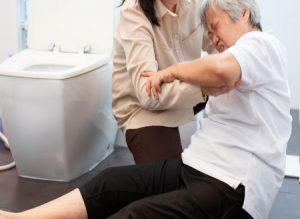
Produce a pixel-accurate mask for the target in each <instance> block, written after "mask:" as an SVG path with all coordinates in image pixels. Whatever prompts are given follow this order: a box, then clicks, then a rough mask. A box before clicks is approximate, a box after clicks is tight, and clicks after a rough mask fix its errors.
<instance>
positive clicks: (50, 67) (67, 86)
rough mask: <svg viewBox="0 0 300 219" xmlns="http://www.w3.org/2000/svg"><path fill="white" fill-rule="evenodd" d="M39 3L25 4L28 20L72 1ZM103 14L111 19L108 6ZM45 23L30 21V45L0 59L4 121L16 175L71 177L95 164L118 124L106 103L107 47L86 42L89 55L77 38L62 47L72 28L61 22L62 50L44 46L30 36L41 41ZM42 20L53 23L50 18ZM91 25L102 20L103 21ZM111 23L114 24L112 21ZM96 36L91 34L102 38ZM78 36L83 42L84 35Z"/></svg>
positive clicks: (0, 103) (108, 97)
mask: <svg viewBox="0 0 300 219" xmlns="http://www.w3.org/2000/svg"><path fill="white" fill-rule="evenodd" d="M42 2H43V3H44V4H41V0H31V7H29V8H32V11H33V12H34V13H33V12H32V16H33V17H30V14H29V17H30V19H31V20H32V21H35V20H34V18H36V17H35V16H38V17H39V16H41V14H39V13H42V14H45V13H49V19H50V18H51V16H52V15H51V13H52V14H53V11H52V12H51V10H50V9H49V11H48V10H44V7H45V6H49V4H58V3H59V2H60V4H61V3H62V2H64V3H69V4H72V1H70V0H43V1H42ZM76 2H77V3H78V2H81V4H89V2H93V3H94V4H99V7H100V6H102V7H104V9H103V8H102V9H101V10H106V13H107V11H109V10H110V11H113V9H111V8H110V9H109V10H108V7H109V6H110V5H111V7H113V5H112V4H110V3H109V2H111V0H101V1H97V0H90V1H86V0H78V1H76ZM45 3H47V4H45ZM39 7H42V8H41V10H38V9H39ZM92 7H94V6H92ZM105 7H106V9H105ZM54 8H55V7H53V9H54ZM79 9H80V8H78V10H79ZM55 10H57V8H56V9H55ZM61 10H63V9H61ZM68 10H69V9H68ZM74 10H75V9H74ZM80 10H81V9H80ZM88 10H89V7H86V11H85V14H86V15H88V14H89V13H88ZM46 11H47V12H46ZM37 12H39V13H37ZM63 13H64V12H60V14H63ZM100 14H101V12H100ZM50 15H51V16H50ZM56 16H57V15H56ZM76 16H78V14H77V15H76ZM44 17H47V16H46V15H44ZM94 19H96V18H95V17H93V22H95V21H94ZM107 19H111V21H112V20H113V13H112V12H111V17H110V18H107ZM50 20H51V19H50ZM86 20H88V19H87V18H86ZM53 22H54V21H53ZM87 22H89V21H87ZM33 23H34V22H33ZM44 24H45V23H44ZM44 24H43V25H41V26H40V27H39V25H34V28H33V29H31V32H30V28H29V35H28V36H29V39H28V40H29V42H31V43H29V49H26V50H23V51H21V52H19V53H18V54H16V55H14V56H12V57H11V58H9V59H7V60H6V61H4V62H3V63H1V64H0V107H1V112H2V119H3V126H4V129H5V133H6V135H7V137H8V139H9V141H10V144H11V151H12V155H13V157H14V160H15V162H16V166H17V170H18V173H19V175H20V176H23V177H29V178H36V179H45V180H54V181H70V180H72V179H74V178H77V177H79V176H81V175H82V174H84V173H85V172H87V171H89V170H91V169H93V168H94V167H95V166H96V165H97V164H98V163H99V162H101V161H102V160H103V159H104V158H105V157H107V156H108V155H109V154H110V153H111V152H112V151H113V146H114V141H115V137H116V133H117V124H116V121H115V119H114V117H113V114H112V107H111V101H112V99H111V74H112V66H111V64H110V52H111V51H107V52H103V51H100V50H99V49H98V50H97V48H101V46H99V45H94V44H93V43H91V47H92V48H96V49H95V50H94V52H93V54H85V53H77V52H74V51H77V50H78V48H79V47H80V45H78V42H77V41H78V39H77V41H76V42H75V41H74V44H72V43H70V44H69V45H68V46H66V47H65V48H64V44H63V43H61V42H64V39H65V38H66V37H67V35H66V34H68V33H69V32H72V31H70V30H68V28H66V27H64V29H65V33H66V34H64V35H63V37H62V38H59V37H58V38H56V39H55V40H56V41H59V39H62V40H61V42H60V41H59V43H60V45H61V48H60V50H61V51H60V52H55V51H46V50H45V49H44V48H43V46H44V44H43V43H41V42H36V41H32V39H40V38H41V39H42V41H43V40H45V39H44V38H43V37H45V36H46V35H47V34H46V35H44V33H40V32H39V30H40V31H41V28H42V29H43V28H45V27H44ZM46 24H47V22H46ZM48 24H49V25H50V26H51V25H54V24H55V25H57V24H56V22H54V23H52V21H51V22H48ZM95 24H97V23H95ZM97 25H99V26H100V27H101V22H100V24H99V23H98V24H97ZM102 25H104V24H103V23H102ZM105 25H108V24H105ZM67 26H68V25H67ZM83 26H85V25H83ZM111 26H113V23H111ZM29 27H30V22H29ZM109 28H111V30H112V27H109ZM60 29H63V28H62V27H60ZM48 30H49V31H50V30H51V28H50V27H49V28H48ZM51 31H53V30H51ZM40 34H42V35H40ZM51 34H52V32H51ZM51 34H48V35H51ZM91 34H93V33H91ZM38 36H40V38H39V37H38ZM52 36H53V34H52ZM99 36H100V35H97V34H96V35H95V37H98V40H99V41H101V40H102V38H99ZM69 37H70V41H71V42H73V41H72V37H71V36H69ZM110 37H111V38H112V31H111V33H106V34H104V36H103V40H105V39H108V38H110ZM82 39H83V41H87V39H84V37H82ZM48 41H50V40H48ZM45 42H46V41H45ZM94 42H97V41H94ZM101 43H102V42H101ZM39 46H40V47H41V49H39V48H38V47H39ZM75 47H76V48H75ZM107 48H108V47H106V49H107ZM110 49H111V47H110ZM92 51H93V50H92Z"/></svg>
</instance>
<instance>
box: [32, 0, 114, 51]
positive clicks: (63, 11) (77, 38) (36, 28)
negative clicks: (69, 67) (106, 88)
mask: <svg viewBox="0 0 300 219" xmlns="http://www.w3.org/2000/svg"><path fill="white" fill-rule="evenodd" d="M114 7H115V6H114V1H112V0H29V1H28V48H30V49H37V50H49V46H50V45H51V44H53V43H55V44H56V45H58V46H59V48H60V51H62V52H72V53H77V52H79V51H80V50H82V47H83V46H84V45H89V46H90V47H91V53H105V54H111V52H112V43H113V29H114V27H113V26H114Z"/></svg>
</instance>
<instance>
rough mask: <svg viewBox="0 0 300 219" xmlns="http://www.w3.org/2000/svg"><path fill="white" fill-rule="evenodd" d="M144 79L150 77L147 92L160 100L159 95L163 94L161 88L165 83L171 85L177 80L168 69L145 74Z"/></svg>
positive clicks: (143, 74)
mask: <svg viewBox="0 0 300 219" xmlns="http://www.w3.org/2000/svg"><path fill="white" fill-rule="evenodd" d="M142 76H143V77H148V79H147V84H146V92H147V94H148V95H149V96H151V95H152V96H153V97H154V98H155V99H157V100H159V94H160V93H161V86H162V84H163V83H171V82H173V81H174V80H175V79H176V78H175V77H173V76H172V74H171V71H169V70H168V69H165V70H162V71H158V72H143V73H142Z"/></svg>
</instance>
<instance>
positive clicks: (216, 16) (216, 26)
mask: <svg viewBox="0 0 300 219" xmlns="http://www.w3.org/2000/svg"><path fill="white" fill-rule="evenodd" d="M248 18H249V11H247V10H246V11H245V13H244V15H243V17H241V18H240V20H238V21H233V20H232V19H231V18H230V17H229V15H228V14H227V13H226V12H225V11H223V10H221V9H219V8H210V9H208V11H207V12H206V23H207V28H208V35H209V37H210V39H211V41H212V43H213V45H214V47H215V48H216V49H217V50H218V52H223V51H224V50H226V49H227V48H229V47H231V46H232V45H234V44H235V42H236V41H237V40H238V39H239V38H240V37H241V36H242V35H243V34H245V33H246V32H248V31H249V27H250V26H249V23H248Z"/></svg>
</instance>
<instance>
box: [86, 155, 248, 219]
mask: <svg viewBox="0 0 300 219" xmlns="http://www.w3.org/2000/svg"><path fill="white" fill-rule="evenodd" d="M80 192H81V194H82V197H83V199H84V203H85V205H86V208H87V212H88V218H89V219H101V218H109V219H129V218H132V219H154V218H155V219H166V218H170V219H182V218H187V219H204V218H205V219H251V216H249V215H248V214H247V213H246V212H245V211H244V210H242V204H243V200H244V187H243V186H239V187H238V188H237V189H236V190H235V189H233V188H231V187H230V186H228V185H227V184H225V183H223V182H221V181H219V180H217V179H214V178H212V177H210V176H207V175H205V174H203V173H201V172H199V171H196V170H195V169H192V168H191V167H188V166H186V165H183V164H182V162H181V160H180V159H178V160H169V161H161V162H156V163H151V164H144V165H134V166H126V167H114V168H109V169H107V170H105V171H103V172H102V173H101V174H99V175H98V176H96V177H95V178H94V179H92V180H91V181H90V182H88V183H87V184H85V185H84V186H83V187H81V188H80Z"/></svg>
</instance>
